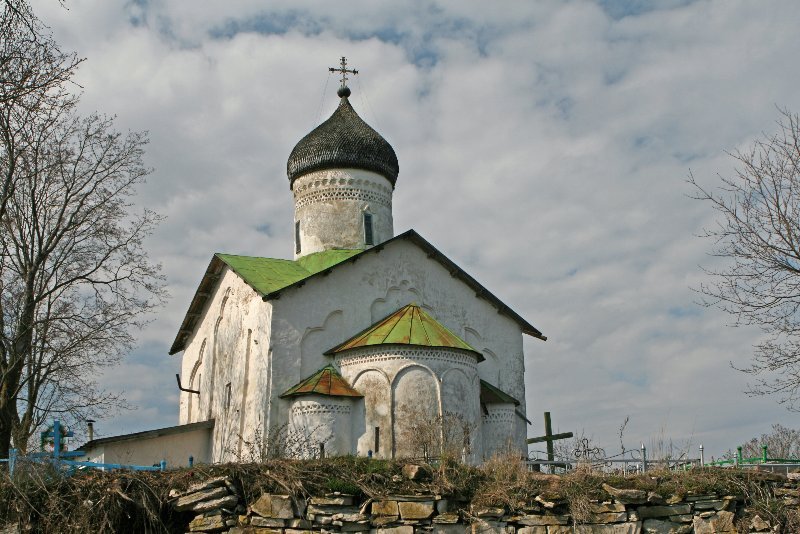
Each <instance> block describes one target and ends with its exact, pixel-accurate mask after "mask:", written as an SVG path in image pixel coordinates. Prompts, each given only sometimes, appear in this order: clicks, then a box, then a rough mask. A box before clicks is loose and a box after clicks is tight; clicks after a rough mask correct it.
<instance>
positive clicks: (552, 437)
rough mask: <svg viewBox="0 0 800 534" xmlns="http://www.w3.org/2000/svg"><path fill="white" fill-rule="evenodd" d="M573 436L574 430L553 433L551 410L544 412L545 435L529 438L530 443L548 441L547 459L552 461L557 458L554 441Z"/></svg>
mask: <svg viewBox="0 0 800 534" xmlns="http://www.w3.org/2000/svg"><path fill="white" fill-rule="evenodd" d="M571 437H572V432H562V433H561V434H553V425H552V424H551V423H550V412H544V436H539V437H538V438H530V439H528V444H531V443H542V442H543V441H546V442H547V460H548V461H550V462H552V461H554V460H555V454H554V453H553V442H554V441H558V440H559V439H567V438H571Z"/></svg>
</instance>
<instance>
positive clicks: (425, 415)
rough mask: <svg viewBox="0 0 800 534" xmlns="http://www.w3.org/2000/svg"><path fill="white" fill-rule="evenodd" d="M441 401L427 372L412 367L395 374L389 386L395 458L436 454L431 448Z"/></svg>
mask: <svg viewBox="0 0 800 534" xmlns="http://www.w3.org/2000/svg"><path fill="white" fill-rule="evenodd" d="M440 398H441V397H440V394H439V382H438V380H437V379H436V376H435V375H434V374H433V372H432V371H431V370H430V369H428V368H426V367H423V366H421V365H416V364H414V365H409V366H407V367H405V368H403V369H402V370H401V371H400V372H398V373H397V375H396V376H395V379H394V385H393V386H392V399H393V403H392V411H393V413H394V424H393V425H392V435H393V437H394V457H395V458H413V457H418V456H421V455H423V454H424V453H425V452H428V453H433V454H436V453H437V452H436V451H435V450H431V448H430V447H436V441H437V440H436V438H437V436H436V435H435V433H436V431H437V430H436V429H437V428H439V427H440V423H439V422H438V417H439V416H440V415H441V413H440V411H441V404H440ZM439 432H441V430H440V429H439ZM439 438H441V434H440V435H439ZM426 448H427V450H426Z"/></svg>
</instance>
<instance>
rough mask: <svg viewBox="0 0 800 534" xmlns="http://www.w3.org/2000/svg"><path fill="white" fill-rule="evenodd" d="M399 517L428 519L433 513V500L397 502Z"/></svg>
mask: <svg viewBox="0 0 800 534" xmlns="http://www.w3.org/2000/svg"><path fill="white" fill-rule="evenodd" d="M397 506H398V508H400V517H402V518H403V519H428V518H429V517H431V516H432V515H433V512H434V508H433V501H425V502H399V503H397Z"/></svg>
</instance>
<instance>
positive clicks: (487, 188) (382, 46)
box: [36, 0, 800, 454]
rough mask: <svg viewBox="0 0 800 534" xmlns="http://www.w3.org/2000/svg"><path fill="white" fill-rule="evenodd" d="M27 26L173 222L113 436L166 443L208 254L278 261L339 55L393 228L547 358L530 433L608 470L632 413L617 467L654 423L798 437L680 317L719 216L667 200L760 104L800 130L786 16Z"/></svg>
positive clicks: (99, 18) (119, 381)
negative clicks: (430, 253)
mask: <svg viewBox="0 0 800 534" xmlns="http://www.w3.org/2000/svg"><path fill="white" fill-rule="evenodd" d="M36 7H37V8H38V9H40V10H41V14H42V17H43V18H44V19H45V20H46V21H47V22H48V24H50V26H51V27H52V29H53V31H54V34H55V36H56V38H57V39H58V41H59V42H60V43H62V44H63V45H64V47H66V48H69V49H75V50H77V52H78V53H79V54H80V55H82V56H86V57H87V58H88V60H87V62H86V63H85V64H84V65H82V67H81V69H80V73H79V78H78V82H79V83H80V85H81V86H82V87H83V88H84V89H83V99H82V106H83V109H84V110H86V111H87V112H89V111H94V110H99V111H101V112H104V113H109V114H116V115H117V122H116V124H117V126H118V127H119V128H120V129H123V130H126V129H133V130H149V132H150V138H151V143H150V146H149V147H148V151H147V161H148V164H150V165H152V166H153V167H154V168H155V172H154V173H153V174H152V175H151V177H150V180H149V182H148V184H147V185H146V186H145V187H143V188H142V189H141V191H140V196H139V202H140V203H141V204H143V205H146V206H148V207H150V208H154V209H156V210H157V211H159V212H160V213H162V214H164V215H166V216H167V219H166V221H165V222H164V223H163V224H162V225H161V227H160V228H159V229H158V231H157V233H156V234H155V235H154V236H153V237H152V238H151V239H150V241H149V242H148V246H149V248H150V251H151V255H152V257H153V258H154V259H155V260H157V261H160V262H162V263H163V265H164V271H165V273H166V275H167V276H168V280H169V284H170V290H171V292H172V295H173V298H172V300H171V301H170V303H169V304H168V305H167V306H166V307H165V308H164V309H163V310H162V311H161V312H160V313H159V314H158V316H157V317H156V318H155V321H154V322H153V324H152V325H151V326H150V327H149V328H148V329H146V330H145V331H143V332H141V335H140V339H141V345H140V348H139V349H138V350H137V351H136V352H135V353H134V354H133V355H132V356H131V357H130V358H129V359H128V362H127V363H126V364H125V365H126V367H123V368H121V369H119V370H117V371H115V372H114V374H113V376H112V375H109V377H108V381H107V383H108V384H109V385H110V386H113V387H115V388H119V389H124V390H126V391H128V392H129V393H130V394H131V397H132V398H133V399H134V400H135V401H136V403H137V404H139V406H140V410H139V411H138V412H133V413H132V414H130V415H127V416H125V418H124V419H116V420H113V421H107V422H105V423H103V424H104V425H106V426H105V430H107V431H108V433H110V432H113V431H132V430H140V429H144V428H148V427H152V426H155V425H156V424H157V425H162V424H169V423H170V422H173V423H174V422H175V421H176V420H177V402H175V399H176V397H175V395H174V393H175V385H174V379H173V378H172V377H173V375H174V373H175V372H177V369H178V360H177V358H176V357H168V356H167V355H166V352H167V348H168V346H169V344H170V343H171V341H172V339H173V338H174V335H175V332H176V331H177V327H178V324H179V322H180V319H181V317H182V314H183V312H184V311H185V309H186V307H187V306H188V303H189V301H190V298H191V295H192V293H193V291H194V289H195V287H196V284H197V283H198V281H199V279H200V276H201V275H202V273H203V272H204V269H205V267H206V265H207V263H208V261H209V258H210V256H211V254H212V253H213V252H215V251H225V252H231V253H240V254H254V255H266V256H278V257H288V256H290V254H291V251H292V249H291V237H292V229H291V221H292V211H291V210H292V206H291V196H290V192H289V189H288V181H287V179H286V175H285V162H286V158H287V156H288V154H289V151H290V150H291V148H292V146H293V145H294V144H295V143H296V142H297V141H298V140H299V139H300V138H301V137H302V136H303V135H305V134H306V133H307V132H308V131H309V130H310V129H311V128H313V127H314V126H315V124H316V123H318V122H319V121H320V120H322V119H324V118H325V117H327V116H328V115H329V114H330V113H331V111H332V110H333V108H334V107H335V105H336V98H335V96H334V91H335V87H336V83H337V82H336V78H335V77H332V76H330V75H329V74H328V73H327V70H326V69H327V67H328V66H331V65H334V64H336V62H337V60H338V57H339V56H340V55H342V54H344V55H347V56H348V58H349V59H350V60H351V61H352V64H353V65H355V66H356V67H357V68H358V69H359V70H360V71H361V74H360V75H359V76H358V77H357V78H356V81H355V82H354V83H353V84H352V86H353V89H354V95H353V97H352V99H351V100H352V102H353V104H354V106H355V107H356V109H357V110H358V112H359V113H360V114H361V116H362V117H363V118H365V120H367V122H369V123H370V124H372V125H373V126H375V127H376V128H377V129H378V130H379V131H380V132H381V133H383V134H384V135H385V136H386V138H387V139H388V140H389V141H390V142H391V143H392V144H393V146H394V148H395V150H396V151H397V153H398V157H399V160H400V177H399V180H398V185H397V190H396V193H395V200H394V215H395V225H396V230H397V231H398V232H399V231H402V230H404V229H407V228H415V229H416V230H418V231H419V232H420V233H421V234H422V235H423V236H425V237H426V238H427V239H429V240H430V241H431V242H433V243H434V244H435V245H436V246H437V247H440V249H441V250H442V251H443V252H445V253H446V254H447V255H448V256H449V257H451V258H452V259H453V260H454V261H456V262H457V263H459V264H460V265H462V266H463V267H464V268H465V269H466V270H467V271H468V272H470V273H471V274H472V275H473V276H475V277H476V278H477V279H478V280H481V281H482V282H484V283H485V284H486V285H487V287H489V288H490V289H491V290H492V291H493V292H495V294H497V295H498V296H500V297H501V298H503V299H504V300H506V301H507V302H508V303H509V304H510V305H512V307H514V308H515V309H516V310H517V311H518V312H520V313H521V314H522V315H523V316H525V317H526V318H528V319H529V320H530V321H531V322H532V323H533V324H535V325H536V326H537V327H539V328H540V329H542V330H543V331H544V333H545V334H547V335H548V337H549V338H550V339H549V341H547V342H546V343H542V342H538V341H534V340H527V341H526V343H525V350H526V354H527V364H526V365H527V371H526V380H527V384H528V399H527V401H528V410H529V413H530V414H531V416H530V418H531V420H532V421H533V422H534V426H533V427H532V428H531V429H530V434H531V435H538V434H539V433H541V432H542V425H541V421H540V419H541V415H540V413H541V412H542V411H545V410H548V411H551V412H553V418H554V424H555V425H556V426H558V427H559V428H560V429H561V430H574V431H579V430H580V429H585V431H586V433H587V434H591V435H593V436H594V437H595V439H597V440H598V441H600V442H601V443H602V444H603V445H605V446H606V447H611V446H614V444H615V443H616V442H617V438H616V432H617V429H618V427H619V425H620V424H621V422H622V420H623V419H624V418H625V416H626V415H630V418H631V422H630V424H629V425H628V428H627V431H626V438H629V440H630V443H629V444H628V445H629V446H637V445H638V443H639V442H642V441H644V442H647V441H648V440H649V439H650V437H651V436H655V435H657V434H658V433H659V432H660V431H661V430H660V429H661V428H662V426H663V427H665V428H666V432H667V433H668V434H669V435H670V436H672V437H674V438H675V439H676V440H687V439H689V438H692V439H693V440H694V445H693V446H696V445H697V444H698V442H699V441H703V443H704V445H705V446H706V451H707V452H708V453H709V454H714V453H718V452H721V451H724V450H726V449H728V448H731V447H734V446H735V445H736V444H737V443H739V442H742V441H743V440H746V439H748V438H749V437H751V436H753V435H757V434H760V433H761V432H764V431H767V430H768V429H769V427H770V425H771V423H773V422H783V423H784V424H787V425H788V426H791V425H792V424H795V426H796V419H794V418H793V416H792V415H791V414H789V413H787V412H785V411H784V410H783V408H781V407H780V406H778V405H777V404H776V403H775V402H774V400H773V399H760V398H757V399H750V398H747V397H746V396H745V395H744V394H743V393H742V391H743V389H745V387H746V378H747V377H745V376H743V375H742V374H741V373H738V372H736V371H734V370H733V369H731V368H730V366H729V362H730V361H733V362H736V363H737V364H738V365H743V364H746V362H747V360H748V358H749V356H750V354H751V347H752V345H753V344H754V343H755V342H756V341H757V340H758V338H759V335H760V334H759V332H758V331H754V330H752V329H745V328H737V329H731V328H727V327H726V326H725V324H726V321H727V320H728V318H727V317H725V316H723V315H722V314H721V313H720V312H718V311H716V310H713V309H704V308H700V307H697V306H696V305H695V304H693V301H694V300H695V295H694V294H693V292H692V291H691V290H690V289H689V288H690V287H696V286H697V285H698V283H699V282H700V281H701V280H702V279H703V275H702V272H701V271H700V270H699V269H698V264H703V263H707V262H708V261H709V258H708V257H707V256H706V251H707V250H708V247H709V246H710V243H706V242H703V241H702V240H700V239H698V238H696V237H694V235H695V234H696V233H698V232H699V231H700V229H701V228H702V227H703V226H704V225H708V224H711V223H712V221H713V213H712V212H711V211H709V209H708V206H704V205H702V204H701V203H698V202H697V201H693V200H691V199H689V198H688V197H687V194H689V193H690V192H691V191H690V189H689V188H688V186H687V184H686V183H685V178H686V176H687V174H688V173H689V171H690V170H691V171H692V172H693V173H694V175H695V177H696V178H697V179H698V180H699V181H700V182H702V183H704V184H706V185H711V186H713V185H714V184H715V183H717V178H716V173H717V172H720V173H722V174H729V173H730V172H731V170H732V162H731V160H730V159H729V158H728V157H727V156H726V155H725V151H726V150H734V149H736V148H737V147H743V146H747V144H748V143H750V142H751V141H752V140H753V139H754V138H756V137H758V136H759V134H760V133H761V132H762V131H772V130H774V121H775V119H776V118H777V115H778V114H777V112H776V109H775V105H776V104H777V105H781V106H788V107H789V108H790V109H795V110H797V109H799V108H800V105H799V104H800V102H798V97H797V87H798V86H799V85H800V73H799V72H798V71H797V69H794V68H792V66H793V65H794V64H795V63H796V58H797V57H798V56H800V37H798V35H797V32H796V28H795V25H794V21H796V20H797V19H798V18H799V16H800V13H798V11H800V5H798V4H797V3H795V2H791V1H785V2H775V3H771V4H770V7H769V9H767V8H765V7H764V6H763V4H759V3H751V2H737V1H721V0H718V1H707V2H685V1H666V2H660V3H655V4H654V3H650V2H633V1H632V2H599V3H594V2H586V1H572V2H536V3H529V4H528V3H514V4H505V5H504V7H503V8H502V9H501V8H498V7H497V6H495V5H489V4H473V3H469V4H465V3H461V2H426V1H419V2H410V3H404V4H398V3H389V2H384V3H374V2H348V3H346V4H342V3H338V4H335V5H334V4H330V3H327V2H307V3H303V4H302V6H300V7H298V4H297V3H296V2H288V1H277V2H270V3H269V5H268V6H265V5H264V3H263V2H257V1H255V0H252V1H241V2H225V3H221V2H191V3H183V2H166V1H149V2H122V1H98V0H75V1H74V2H72V1H71V2H69V3H68V7H69V10H68V11H67V10H63V9H61V8H60V7H59V6H58V3H56V2H53V3H42V5H37V6H36ZM320 110H321V111H320ZM267 229H268V231H266V230H267ZM129 377H136V382H134V381H133V378H129ZM120 421H124V422H120ZM137 425H138V426H137ZM695 453H696V450H695Z"/></svg>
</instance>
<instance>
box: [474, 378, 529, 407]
mask: <svg viewBox="0 0 800 534" xmlns="http://www.w3.org/2000/svg"><path fill="white" fill-rule="evenodd" d="M481 402H482V403H484V404H513V405H515V406H519V404H520V402H519V401H518V400H517V399H515V398H514V397H512V396H511V395H509V394H508V393H506V392H505V391H503V390H502V389H500V388H498V387H496V386H493V385H491V384H490V383H489V382H486V381H485V380H481Z"/></svg>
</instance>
